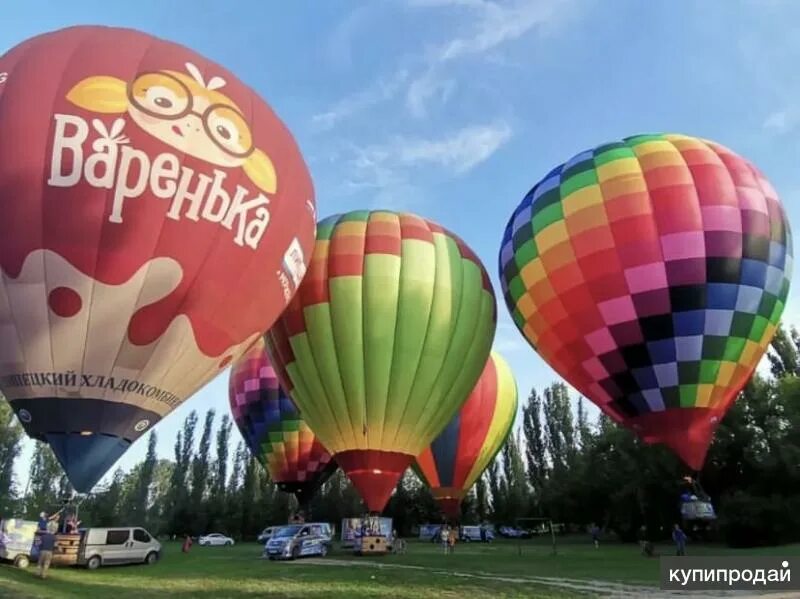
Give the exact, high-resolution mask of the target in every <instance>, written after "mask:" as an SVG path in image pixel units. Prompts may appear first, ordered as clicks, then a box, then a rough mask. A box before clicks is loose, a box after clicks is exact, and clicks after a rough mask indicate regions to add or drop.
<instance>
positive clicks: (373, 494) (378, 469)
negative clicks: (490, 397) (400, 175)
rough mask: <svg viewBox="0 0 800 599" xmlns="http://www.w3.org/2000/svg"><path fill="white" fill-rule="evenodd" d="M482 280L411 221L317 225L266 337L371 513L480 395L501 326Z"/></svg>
mask: <svg viewBox="0 0 800 599" xmlns="http://www.w3.org/2000/svg"><path fill="white" fill-rule="evenodd" d="M496 317H497V312H496V305H495V298H494V292H493V289H492V286H491V283H490V282H489V277H488V275H487V273H486V270H485V269H484V267H483V265H482V264H481V262H480V260H478V258H477V257H476V256H475V254H474V253H473V252H472V251H471V250H470V249H469V248H468V247H467V246H466V244H464V242H462V241H461V240H460V239H459V238H457V237H456V236H454V235H453V234H451V233H449V232H448V231H445V230H444V229H442V227H440V226H439V225H437V224H435V223H432V222H430V221H427V220H425V219H423V218H420V217H418V216H415V215H413V214H398V213H394V212H388V211H374V212H370V211H356V212H350V213H347V214H344V215H336V216H332V217H330V218H328V219H325V220H324V221H322V222H320V223H318V225H317V244H316V246H315V248H314V254H313V256H312V258H311V264H310V265H309V270H308V273H307V275H306V278H305V279H304V280H303V283H302V284H301V285H300V291H298V294H297V295H296V296H295V297H294V299H293V300H292V301H291V302H290V304H289V307H288V308H287V310H286V312H284V313H283V315H282V316H281V318H280V319H279V320H278V321H277V323H276V324H275V326H274V327H272V329H270V330H269V331H268V333H267V335H266V340H267V351H268V352H269V354H270V358H271V359H272V362H273V364H275V367H276V370H277V371H278V376H279V378H280V379H281V382H282V383H283V385H284V388H286V389H287V390H288V391H289V393H290V394H291V396H292V398H293V399H294V400H295V403H296V404H297V406H298V407H299V408H300V411H301V413H302V414H303V418H305V420H306V421H307V422H308V424H309V426H310V427H311V429H312V430H313V431H314V432H315V433H316V434H317V435H318V436H319V438H320V440H321V441H322V443H323V444H324V445H325V447H327V448H328V449H329V450H330V451H331V453H332V454H333V457H334V459H335V460H336V462H337V463H338V464H339V466H340V467H341V468H342V470H344V471H345V473H346V474H347V475H348V476H349V478H350V480H351V481H352V482H353V484H354V485H355V486H356V488H357V489H358V491H359V493H360V494H361V497H362V499H364V501H365V503H366V505H367V508H368V509H369V511H371V512H379V511H381V510H382V509H383V508H384V507H385V505H386V502H387V501H388V499H389V496H390V495H391V492H392V490H393V489H394V487H395V485H396V484H397V481H398V480H399V478H400V476H401V475H402V473H403V472H404V471H405V470H406V468H407V467H408V466H409V465H410V464H411V462H412V460H413V459H414V457H415V456H417V455H418V454H419V453H420V452H421V451H422V450H423V449H424V448H425V446H426V445H428V444H429V443H430V442H431V441H433V439H434V438H435V437H436V435H438V434H439V433H440V432H441V431H442V429H443V428H444V427H445V426H446V425H447V423H448V422H449V420H450V419H451V418H452V417H453V416H454V415H455V413H456V412H457V411H458V409H459V408H460V407H461V405H462V404H463V403H464V401H465V400H466V398H467V396H468V395H469V392H470V391H471V390H472V388H473V387H474V386H475V383H476V382H477V380H478V377H479V376H480V373H481V370H482V369H483V366H484V365H485V364H486V360H487V358H488V357H489V352H490V350H491V345H492V341H493V339H494V332H495V327H496Z"/></svg>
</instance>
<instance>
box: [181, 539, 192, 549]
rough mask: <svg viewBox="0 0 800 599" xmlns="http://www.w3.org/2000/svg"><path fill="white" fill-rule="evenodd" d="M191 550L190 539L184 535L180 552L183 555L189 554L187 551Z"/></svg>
mask: <svg viewBox="0 0 800 599" xmlns="http://www.w3.org/2000/svg"><path fill="white" fill-rule="evenodd" d="M191 548H192V537H190V536H189V535H185V536H184V539H183V546H182V547H181V551H183V552H184V553H189V550H190V549H191Z"/></svg>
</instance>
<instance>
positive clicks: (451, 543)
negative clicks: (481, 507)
mask: <svg viewBox="0 0 800 599" xmlns="http://www.w3.org/2000/svg"><path fill="white" fill-rule="evenodd" d="M447 546H448V548H449V551H450V553H455V550H456V529H455V527H453V528H451V529H450V534H449V535H448V537H447Z"/></svg>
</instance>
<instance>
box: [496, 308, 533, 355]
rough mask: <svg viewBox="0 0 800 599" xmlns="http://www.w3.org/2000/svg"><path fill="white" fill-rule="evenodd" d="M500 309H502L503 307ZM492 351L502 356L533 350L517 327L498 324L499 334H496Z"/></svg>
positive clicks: (502, 323)
mask: <svg viewBox="0 0 800 599" xmlns="http://www.w3.org/2000/svg"><path fill="white" fill-rule="evenodd" d="M500 308H502V306H501V307H500ZM501 318H502V317H501ZM492 349H494V350H495V351H496V352H498V353H500V354H510V353H515V352H521V351H529V350H531V346H530V345H529V344H528V342H527V341H526V339H525V337H523V335H522V333H521V332H520V330H519V329H518V328H517V327H516V325H513V324H509V323H507V322H498V323H497V333H496V334H495V338H494V345H493V346H492Z"/></svg>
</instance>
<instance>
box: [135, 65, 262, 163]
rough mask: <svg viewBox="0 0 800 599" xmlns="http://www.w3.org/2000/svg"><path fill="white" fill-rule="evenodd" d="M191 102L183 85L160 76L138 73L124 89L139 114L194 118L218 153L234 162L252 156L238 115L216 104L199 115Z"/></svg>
mask: <svg viewBox="0 0 800 599" xmlns="http://www.w3.org/2000/svg"><path fill="white" fill-rule="evenodd" d="M194 98H195V96H194V94H192V92H191V90H190V89H189V88H188V87H187V86H186V84H185V83H184V82H183V81H181V80H180V79H178V78H177V77H174V76H173V75H170V74H169V73H164V72H149V73H140V74H139V75H138V76H137V77H136V79H134V80H133V83H130V84H129V85H128V100H129V101H130V103H131V105H132V106H134V107H135V108H136V109H137V110H139V111H141V112H142V113H144V114H146V115H148V116H150V117H153V118H157V119H164V120H178V119H181V118H183V117H185V116H187V115H189V114H195V115H197V116H199V117H200V119H201V120H202V122H203V127H204V129H205V132H206V135H208V137H209V138H210V139H211V141H212V142H213V143H214V144H215V145H216V146H217V147H218V148H219V149H220V150H222V151H223V152H225V153H226V154H228V155H230V156H233V157H235V158H246V157H248V156H249V155H250V154H252V153H253V151H254V149H255V145H254V144H253V134H252V132H251V131H250V127H249V126H248V125H247V122H246V121H245V118H244V116H243V115H242V113H240V112H239V111H238V110H237V109H235V108H234V107H233V106H230V105H228V104H223V103H219V102H217V103H210V104H209V106H208V107H207V108H206V109H205V110H204V111H203V112H198V111H195V110H194Z"/></svg>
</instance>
